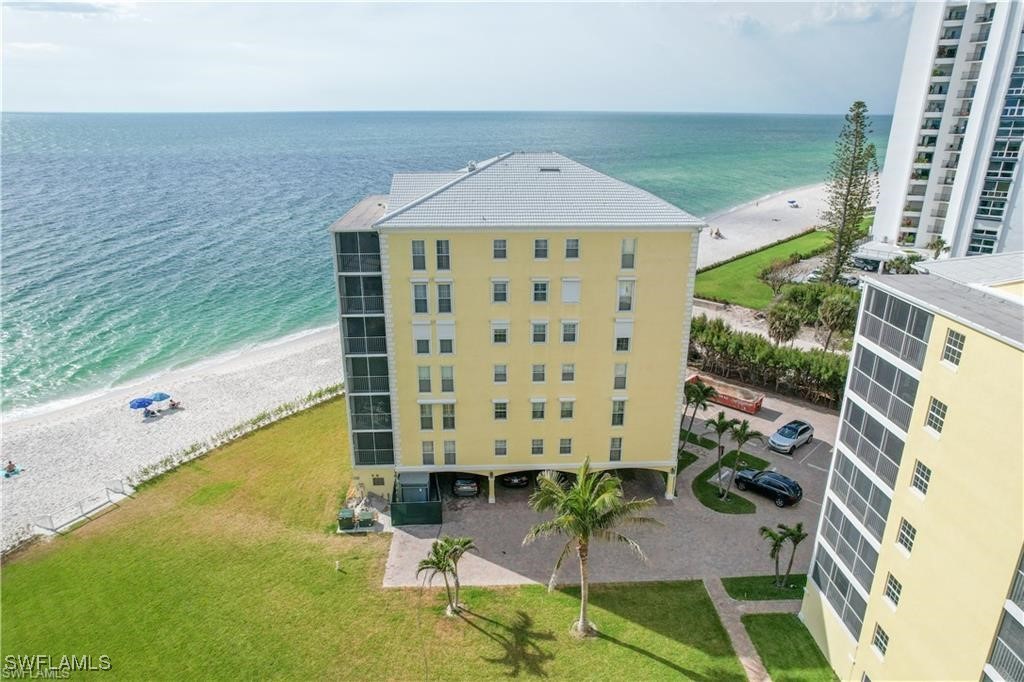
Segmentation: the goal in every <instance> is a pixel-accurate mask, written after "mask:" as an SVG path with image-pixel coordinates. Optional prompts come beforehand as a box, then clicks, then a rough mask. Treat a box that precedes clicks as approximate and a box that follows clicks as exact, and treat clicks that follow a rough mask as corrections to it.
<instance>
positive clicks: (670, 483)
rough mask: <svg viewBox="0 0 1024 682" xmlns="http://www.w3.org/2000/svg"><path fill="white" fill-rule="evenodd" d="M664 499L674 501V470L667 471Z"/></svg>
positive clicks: (673, 468)
mask: <svg viewBox="0 0 1024 682" xmlns="http://www.w3.org/2000/svg"><path fill="white" fill-rule="evenodd" d="M665 499H666V500H674V499H676V468H675V467H672V468H671V469H669V470H668V477H667V479H666V481H665Z"/></svg>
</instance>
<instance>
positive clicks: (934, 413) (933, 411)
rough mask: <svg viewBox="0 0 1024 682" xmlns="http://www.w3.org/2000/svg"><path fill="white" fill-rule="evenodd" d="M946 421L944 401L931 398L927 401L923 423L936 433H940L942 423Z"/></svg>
mask: <svg viewBox="0 0 1024 682" xmlns="http://www.w3.org/2000/svg"><path fill="white" fill-rule="evenodd" d="M945 423H946V403H944V402H942V401H941V400H936V399H935V398H931V399H930V400H929V401H928V416H927V417H926V418H925V425H926V426H928V427H929V428H931V429H934V430H935V432H936V433H942V425H943V424H945Z"/></svg>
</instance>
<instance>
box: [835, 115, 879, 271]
mask: <svg viewBox="0 0 1024 682" xmlns="http://www.w3.org/2000/svg"><path fill="white" fill-rule="evenodd" d="M871 132H872V128H871V120H870V118H869V117H868V107H867V105H866V104H864V102H861V101H859V100H858V101H856V102H854V103H853V106H851V107H850V112H849V113H848V114H846V120H845V122H844V123H843V128H842V130H841V131H840V132H839V139H837V140H836V148H835V155H834V158H833V159H832V164H831V165H830V166H829V174H828V190H827V191H828V206H827V208H826V209H825V210H824V211H823V212H822V214H821V219H822V222H823V227H824V228H825V229H827V230H828V231H829V233H830V234H831V236H832V244H831V248H830V250H829V252H828V255H827V256H826V257H825V266H824V268H823V269H822V270H823V273H824V279H825V280H826V281H828V282H835V281H836V280H838V279H839V276H840V275H841V274H842V272H843V268H844V267H846V266H847V265H848V264H849V262H850V259H851V258H852V256H853V252H854V249H855V248H856V244H857V240H858V239H859V238H860V237H861V230H860V225H861V222H862V221H863V220H864V216H865V215H866V214H867V210H868V207H869V206H870V205H871V204H872V202H873V201H874V199H875V193H876V189H877V186H878V159H877V157H876V155H875V145H874V144H872V143H871V142H869V141H868V135H869V134H871Z"/></svg>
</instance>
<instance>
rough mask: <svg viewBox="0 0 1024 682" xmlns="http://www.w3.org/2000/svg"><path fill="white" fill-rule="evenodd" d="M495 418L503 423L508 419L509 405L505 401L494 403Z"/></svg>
mask: <svg viewBox="0 0 1024 682" xmlns="http://www.w3.org/2000/svg"><path fill="white" fill-rule="evenodd" d="M494 418H495V419H496V420H499V421H502V420H505V419H508V403H507V402H505V401H504V400H502V401H495V403H494Z"/></svg>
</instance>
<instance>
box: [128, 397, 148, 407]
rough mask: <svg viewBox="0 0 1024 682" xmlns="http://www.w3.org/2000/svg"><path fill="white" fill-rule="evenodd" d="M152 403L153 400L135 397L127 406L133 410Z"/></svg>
mask: <svg viewBox="0 0 1024 682" xmlns="http://www.w3.org/2000/svg"><path fill="white" fill-rule="evenodd" d="M152 404H153V401H152V400H150V399H149V398H136V399H135V400H133V401H131V402H130V403H128V407H130V408H132V409H133V410H141V409H142V408H144V407H149V406H150V405H152Z"/></svg>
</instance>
